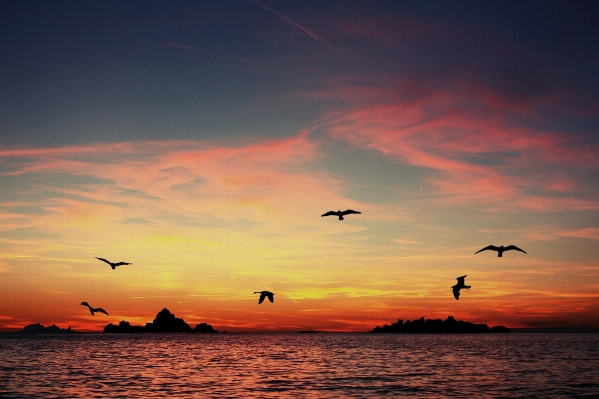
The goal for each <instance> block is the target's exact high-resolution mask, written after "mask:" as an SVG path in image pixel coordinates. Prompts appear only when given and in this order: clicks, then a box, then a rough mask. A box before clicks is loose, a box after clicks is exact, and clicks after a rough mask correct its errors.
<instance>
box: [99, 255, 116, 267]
mask: <svg viewBox="0 0 599 399" xmlns="http://www.w3.org/2000/svg"><path fill="white" fill-rule="evenodd" d="M96 259H99V260H101V261H102V262H106V263H108V264H109V265H110V266H112V263H110V262H109V261H107V260H106V259H104V258H98V257H97V256H96Z"/></svg>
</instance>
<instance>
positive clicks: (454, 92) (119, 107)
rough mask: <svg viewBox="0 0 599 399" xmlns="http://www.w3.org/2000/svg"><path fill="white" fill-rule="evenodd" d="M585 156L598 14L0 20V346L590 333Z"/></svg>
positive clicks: (592, 157) (173, 12) (485, 11)
mask: <svg viewBox="0 0 599 399" xmlns="http://www.w3.org/2000/svg"><path fill="white" fill-rule="evenodd" d="M598 154H599V5H598V3H597V2H566V1H563V2H562V1H544V2H537V1H534V2H532V1H531V2H516V1H472V2H468V1H459V2H453V1H452V2H448V1H439V2H437V1H401V2H394V1H389V2H387V1H379V2H369V1H349V2H348V1H324V2H323V1H287V0H286V1H273V0H263V1H260V2H259V1H250V0H247V1H245V0H235V1H145V0H144V1H84V2H80V1H73V2H70V1H58V2H42V1H2V2H1V3H0V330H10V329H17V328H18V329H21V328H23V326H25V325H27V324H30V323H37V322H39V323H42V324H44V325H50V324H53V323H55V324H57V325H58V326H60V327H64V328H66V327H68V326H71V327H72V328H73V329H75V330H81V331H84V330H96V331H97V330H101V329H102V328H103V327H104V326H105V325H106V324H108V323H118V322H119V321H121V320H128V321H129V322H130V323H131V324H135V325H142V324H144V323H146V322H149V321H152V319H153V318H154V317H155V315H156V313H158V311H160V310H161V309H162V308H165V307H166V308H168V309H169V310H170V311H171V312H172V313H174V314H175V315H176V316H177V317H182V318H183V319H185V321H186V322H187V323H188V324H190V325H191V326H192V327H194V326H195V325H196V324H197V323H200V322H207V323H209V324H211V325H212V326H213V327H214V328H216V329H218V330H221V331H222V330H227V331H266V330H280V331H295V330H307V329H315V330H326V331H367V330H370V329H372V328H373V327H374V326H375V325H382V324H385V323H388V324H390V323H392V322H395V321H397V319H399V318H401V319H404V320H406V319H413V318H419V317H422V316H424V317H426V318H443V319H445V318H446V317H447V316H449V315H453V316H454V317H455V318H456V319H462V320H468V321H472V322H479V323H487V324H489V325H506V326H508V327H544V326H594V327H599V155H598ZM347 208H351V209H356V210H358V211H361V212H362V214H361V215H350V216H348V217H346V219H345V220H344V221H338V220H337V219H336V218H335V217H326V218H322V217H320V215H321V214H323V213H325V212H326V211H329V210H338V209H340V210H344V209H347ZM489 244H494V245H509V244H515V245H517V246H519V247H520V248H522V249H524V250H525V251H526V252H527V253H528V254H523V253H521V252H517V251H510V252H507V253H505V254H504V256H503V257H502V258H498V257H497V253H495V252H490V251H485V252H482V253H479V254H477V255H474V252H476V251H477V250H478V249H480V248H482V247H484V246H487V245H489ZM95 257H103V258H106V259H109V260H111V261H113V262H118V261H126V262H132V263H133V265H130V266H122V267H118V268H117V269H116V270H111V268H110V267H109V266H108V265H106V264H104V263H102V262H100V261H98V260H97V259H95ZM462 275H468V277H467V278H466V284H469V285H472V288H471V289H470V290H463V291H462V296H461V297H460V300H459V301H456V300H455V299H454V298H453V295H452V292H451V286H452V285H454V284H456V277H458V276H462ZM262 290H269V291H272V292H274V293H275V301H274V304H271V303H269V302H268V301H267V302H265V303H263V304H262V305H258V295H254V294H253V292H254V291H262ZM82 301H87V302H89V304H90V305H91V306H93V307H102V308H104V309H106V310H107V311H108V313H109V314H110V316H105V315H101V314H97V315H96V316H91V314H90V313H89V311H88V310H87V309H86V308H85V307H83V306H81V305H80V303H81V302H82Z"/></svg>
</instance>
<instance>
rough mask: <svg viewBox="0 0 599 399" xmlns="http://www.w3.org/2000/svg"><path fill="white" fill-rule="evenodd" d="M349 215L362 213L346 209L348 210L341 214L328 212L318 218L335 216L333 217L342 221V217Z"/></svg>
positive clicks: (339, 212)
mask: <svg viewBox="0 0 599 399" xmlns="http://www.w3.org/2000/svg"><path fill="white" fill-rule="evenodd" d="M350 213H362V212H358V211H354V210H351V209H348V210H346V211H343V212H341V211H337V212H335V211H328V212H327V213H325V214H323V215H320V217H323V216H331V215H335V216H339V220H343V215H349V214H350Z"/></svg>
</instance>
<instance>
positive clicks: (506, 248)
mask: <svg viewBox="0 0 599 399" xmlns="http://www.w3.org/2000/svg"><path fill="white" fill-rule="evenodd" d="M487 249H491V250H493V251H497V256H498V257H500V258H501V257H502V256H503V253H504V252H505V251H509V250H510V249H515V250H516V251H520V252H524V253H526V252H525V251H523V250H521V249H520V248H518V247H517V246H515V245H509V246H507V247H504V246H503V245H502V246H500V247H496V246H495V245H489V246H486V247H484V248H483V249H481V250H478V251H476V252H475V253H474V255H476V254H477V253H479V252H482V251H486V250H487Z"/></svg>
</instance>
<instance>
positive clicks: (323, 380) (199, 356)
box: [0, 333, 599, 398]
mask: <svg viewBox="0 0 599 399" xmlns="http://www.w3.org/2000/svg"><path fill="white" fill-rule="evenodd" d="M0 397H2V398H106V397H111V398H118V397H121V398H166V397H169V398H194V397H197V398H204V397H228V398H279V397H304V398H323V397H337V398H342V397H357V398H373V397H387V398H388V397H423V398H443V397H477V398H485V397H487V398H599V334H485V335H396V334H231V333H229V334H210V335H208V334H206V335H201V334H140V335H118V334H117V335H108V334H83V335H73V336H49V335H46V336H33V337H26V336H17V335H15V334H10V335H9V334H2V335H0Z"/></svg>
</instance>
